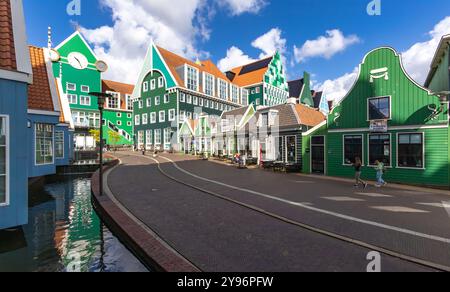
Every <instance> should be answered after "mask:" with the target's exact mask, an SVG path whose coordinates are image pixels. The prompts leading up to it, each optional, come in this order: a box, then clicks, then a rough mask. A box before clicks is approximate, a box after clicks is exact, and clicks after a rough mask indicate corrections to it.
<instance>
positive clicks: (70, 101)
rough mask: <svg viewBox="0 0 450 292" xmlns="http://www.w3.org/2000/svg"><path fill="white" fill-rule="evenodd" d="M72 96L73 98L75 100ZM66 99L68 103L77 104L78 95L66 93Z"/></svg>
mask: <svg viewBox="0 0 450 292" xmlns="http://www.w3.org/2000/svg"><path fill="white" fill-rule="evenodd" d="M73 98H75V101H74V100H73ZM67 100H68V101H69V104H78V95H76V94H70V93H68V94H67Z"/></svg>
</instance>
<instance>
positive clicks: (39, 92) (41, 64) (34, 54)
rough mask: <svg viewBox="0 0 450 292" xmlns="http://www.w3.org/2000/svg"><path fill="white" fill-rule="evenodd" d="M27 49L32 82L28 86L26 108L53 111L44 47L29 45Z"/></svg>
mask: <svg viewBox="0 0 450 292" xmlns="http://www.w3.org/2000/svg"><path fill="white" fill-rule="evenodd" d="M29 50H30V59H31V66H32V68H33V84H31V85H30V86H29V87H28V108H29V109H35V110H45V111H54V110H55V108H54V105H53V98H52V94H51V91H50V83H49V80H48V73H47V65H46V63H45V57H44V49H42V48H37V47H33V46H30V47H29ZM52 82H54V81H52ZM57 110H59V109H57Z"/></svg>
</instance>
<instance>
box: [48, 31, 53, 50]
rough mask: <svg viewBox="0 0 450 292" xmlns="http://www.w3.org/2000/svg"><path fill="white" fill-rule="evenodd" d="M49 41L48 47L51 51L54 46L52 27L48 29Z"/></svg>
mask: <svg viewBox="0 0 450 292" xmlns="http://www.w3.org/2000/svg"><path fill="white" fill-rule="evenodd" d="M47 40H48V42H47V46H48V49H49V50H50V49H51V48H52V45H53V44H52V27H51V26H49V27H48V31H47Z"/></svg>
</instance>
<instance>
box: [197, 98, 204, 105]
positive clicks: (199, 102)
mask: <svg viewBox="0 0 450 292" xmlns="http://www.w3.org/2000/svg"><path fill="white" fill-rule="evenodd" d="M198 104H199V105H200V106H203V98H201V97H199V99H198Z"/></svg>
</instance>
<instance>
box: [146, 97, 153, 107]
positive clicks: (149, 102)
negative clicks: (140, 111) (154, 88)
mask: <svg viewBox="0 0 450 292" xmlns="http://www.w3.org/2000/svg"><path fill="white" fill-rule="evenodd" d="M146 102H147V107H151V106H152V99H151V98H147V101H146Z"/></svg>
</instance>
